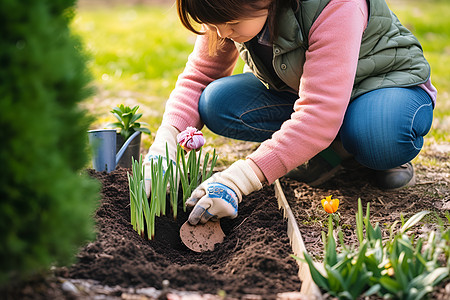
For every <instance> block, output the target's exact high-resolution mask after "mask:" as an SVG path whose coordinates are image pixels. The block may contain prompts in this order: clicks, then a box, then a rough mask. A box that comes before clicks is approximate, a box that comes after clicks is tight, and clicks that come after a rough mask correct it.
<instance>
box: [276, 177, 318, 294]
mask: <svg viewBox="0 0 450 300" xmlns="http://www.w3.org/2000/svg"><path fill="white" fill-rule="evenodd" d="M274 187H275V196H276V197H277V199H278V208H280V209H283V216H284V217H285V218H287V222H288V224H287V227H288V228H287V234H288V237H289V239H290V241H291V246H292V252H293V253H294V255H295V256H298V257H300V258H304V253H305V252H307V251H306V247H305V243H304V242H303V238H302V234H301V233H300V229H299V228H298V225H297V221H296V219H295V216H294V214H293V213H292V210H291V208H290V206H289V203H288V201H287V199H286V197H285V195H284V193H283V189H282V188H281V184H280V182H279V181H278V180H276V181H275V183H274ZM296 261H297V264H298V268H299V271H298V276H299V278H300V280H301V282H302V287H301V289H300V293H301V294H303V295H305V296H307V297H308V299H314V300H319V299H323V296H322V293H321V292H320V289H319V287H318V286H317V285H316V284H315V283H314V281H313V279H312V277H311V273H310V272H309V266H308V264H307V263H306V262H302V261H300V260H296ZM316 266H317V267H318V268H321V267H322V266H321V265H316Z"/></svg>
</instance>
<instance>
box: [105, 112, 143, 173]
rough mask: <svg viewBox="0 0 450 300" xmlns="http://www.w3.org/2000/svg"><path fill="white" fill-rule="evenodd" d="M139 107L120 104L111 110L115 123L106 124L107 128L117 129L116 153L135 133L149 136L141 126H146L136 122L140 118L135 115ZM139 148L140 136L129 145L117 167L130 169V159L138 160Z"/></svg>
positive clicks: (138, 115)
mask: <svg viewBox="0 0 450 300" xmlns="http://www.w3.org/2000/svg"><path fill="white" fill-rule="evenodd" d="M138 109H139V106H138V105H136V106H134V107H133V108H130V107H129V106H125V105H123V104H120V105H119V106H117V107H114V108H113V109H112V110H111V113H112V114H113V115H114V117H116V119H117V122H114V123H110V124H108V127H109V128H117V129H118V130H117V143H116V153H117V152H118V151H119V149H120V148H121V147H122V145H123V144H124V143H125V141H126V140H127V139H128V138H129V137H130V136H131V135H132V134H133V133H135V132H136V131H140V132H143V133H147V134H150V130H149V129H148V128H146V127H143V126H148V124H147V123H145V122H138V120H139V119H140V118H141V117H142V113H137V110H138ZM140 147H141V135H138V136H137V137H135V138H134V140H133V141H132V142H131V143H130V145H129V146H128V148H127V149H126V151H125V153H124V154H123V156H122V158H121V159H120V160H119V162H118V163H117V166H120V167H123V168H131V161H132V160H131V158H132V157H134V158H135V159H137V158H139V150H140Z"/></svg>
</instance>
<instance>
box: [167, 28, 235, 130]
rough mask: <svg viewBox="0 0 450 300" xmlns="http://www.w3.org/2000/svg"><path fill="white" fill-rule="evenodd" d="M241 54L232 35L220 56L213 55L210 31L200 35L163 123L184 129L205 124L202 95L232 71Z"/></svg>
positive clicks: (179, 78)
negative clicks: (202, 117) (209, 50)
mask: <svg viewBox="0 0 450 300" xmlns="http://www.w3.org/2000/svg"><path fill="white" fill-rule="evenodd" d="M237 58H238V51H237V49H236V46H235V45H234V43H233V42H232V41H230V40H228V39H227V40H226V41H225V44H224V46H223V48H222V49H220V50H219V51H218V53H217V55H216V56H210V55H209V53H208V37H207V35H199V36H198V37H197V39H196V42H195V45H194V50H193V52H192V53H191V54H190V55H189V58H188V61H187V63H186V67H185V69H184V71H183V72H182V73H181V74H180V76H179V77H178V80H177V83H176V85H175V88H174V90H173V91H172V93H171V94H170V97H169V100H168V101H167V103H166V108H165V112H164V116H163V123H164V122H167V123H169V124H170V125H172V126H174V127H176V128H177V129H178V130H180V131H182V130H184V129H186V127H188V126H194V127H196V128H198V129H200V128H202V127H203V122H202V121H201V119H200V115H199V112H198V100H199V98H200V95H201V93H202V91H203V90H204V89H205V87H206V86H207V85H208V84H209V83H211V82H212V81H214V80H216V79H219V78H221V77H225V76H229V75H231V74H232V72H233V69H234V67H235V65H236V61H237Z"/></svg>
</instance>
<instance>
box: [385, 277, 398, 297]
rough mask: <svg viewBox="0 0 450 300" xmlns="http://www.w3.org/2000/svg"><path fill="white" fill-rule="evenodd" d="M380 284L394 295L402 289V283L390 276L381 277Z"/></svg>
mask: <svg viewBox="0 0 450 300" xmlns="http://www.w3.org/2000/svg"><path fill="white" fill-rule="evenodd" d="M380 284H381V285H382V286H383V287H384V288H385V289H387V290H388V291H389V292H391V293H393V294H394V295H397V293H399V292H400V291H401V290H402V286H401V284H400V283H399V282H397V281H396V280H394V279H392V278H390V277H386V276H383V277H381V278H380Z"/></svg>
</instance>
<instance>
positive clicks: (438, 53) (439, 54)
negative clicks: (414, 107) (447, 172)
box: [388, 1, 450, 142]
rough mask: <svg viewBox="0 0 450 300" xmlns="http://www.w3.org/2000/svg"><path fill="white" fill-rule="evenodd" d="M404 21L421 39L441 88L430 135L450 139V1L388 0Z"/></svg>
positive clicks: (436, 85) (438, 139) (436, 81)
mask: <svg viewBox="0 0 450 300" xmlns="http://www.w3.org/2000/svg"><path fill="white" fill-rule="evenodd" d="M388 3H389V6H390V7H391V9H392V10H393V11H394V12H395V14H396V15H397V16H398V18H399V19H400V21H401V22H402V23H403V24H404V25H405V26H406V27H408V28H409V29H410V30H411V31H412V32H413V33H414V34H415V35H416V37H417V38H418V39H419V41H420V43H421V44H422V47H423V49H424V53H425V56H426V58H427V60H428V61H429V63H430V65H431V79H432V82H433V84H434V86H435V87H436V88H437V90H438V99H437V105H436V108H435V111H434V122H433V128H432V130H431V132H430V134H429V135H428V137H429V138H432V139H433V140H436V141H440V142H443V141H445V142H450V134H449V132H450V67H449V66H450V2H449V1H388Z"/></svg>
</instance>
